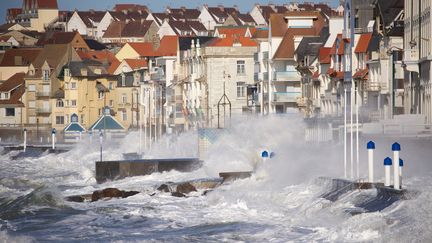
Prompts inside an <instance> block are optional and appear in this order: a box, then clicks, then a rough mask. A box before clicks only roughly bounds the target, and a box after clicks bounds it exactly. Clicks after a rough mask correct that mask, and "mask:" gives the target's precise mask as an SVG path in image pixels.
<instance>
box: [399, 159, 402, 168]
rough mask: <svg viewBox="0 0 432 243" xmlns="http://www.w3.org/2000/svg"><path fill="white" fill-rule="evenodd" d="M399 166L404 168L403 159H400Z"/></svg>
mask: <svg viewBox="0 0 432 243" xmlns="http://www.w3.org/2000/svg"><path fill="white" fill-rule="evenodd" d="M399 166H400V167H403V159H399Z"/></svg>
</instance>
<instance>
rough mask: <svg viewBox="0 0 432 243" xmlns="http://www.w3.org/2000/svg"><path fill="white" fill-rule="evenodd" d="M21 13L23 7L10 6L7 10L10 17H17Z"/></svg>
mask: <svg viewBox="0 0 432 243" xmlns="http://www.w3.org/2000/svg"><path fill="white" fill-rule="evenodd" d="M21 13H22V9H21V8H9V9H8V10H7V15H8V17H10V18H12V19H15V18H16V17H17V16H18V14H21Z"/></svg>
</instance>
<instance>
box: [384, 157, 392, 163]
mask: <svg viewBox="0 0 432 243" xmlns="http://www.w3.org/2000/svg"><path fill="white" fill-rule="evenodd" d="M384 165H392V159H390V158H389V157H387V158H385V159H384Z"/></svg>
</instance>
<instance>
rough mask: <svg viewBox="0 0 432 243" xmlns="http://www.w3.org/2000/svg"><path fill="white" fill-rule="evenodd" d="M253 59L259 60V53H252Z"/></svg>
mask: <svg viewBox="0 0 432 243" xmlns="http://www.w3.org/2000/svg"><path fill="white" fill-rule="evenodd" d="M254 61H255V63H257V62H259V61H260V60H259V53H258V52H256V53H254Z"/></svg>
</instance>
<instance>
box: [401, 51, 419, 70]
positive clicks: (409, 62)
mask: <svg viewBox="0 0 432 243" xmlns="http://www.w3.org/2000/svg"><path fill="white" fill-rule="evenodd" d="M418 62H419V51H418V50H417V49H405V50H404V63H405V64H406V69H407V70H408V71H410V72H419V65H418Z"/></svg>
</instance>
